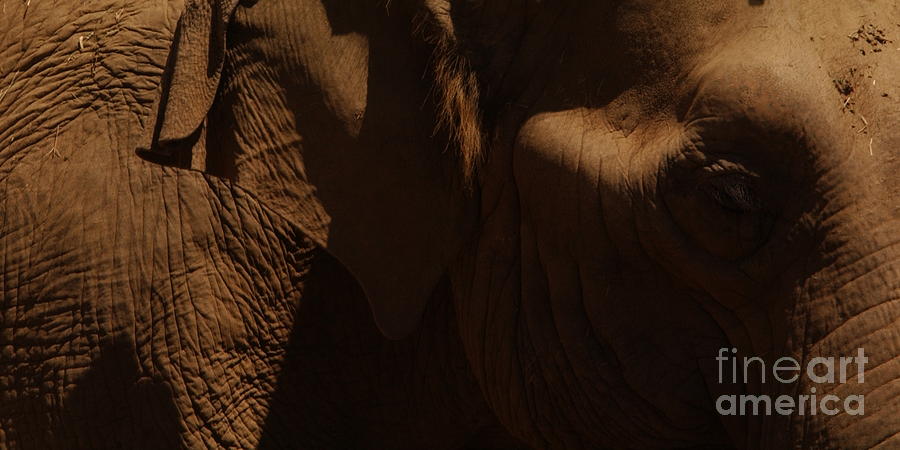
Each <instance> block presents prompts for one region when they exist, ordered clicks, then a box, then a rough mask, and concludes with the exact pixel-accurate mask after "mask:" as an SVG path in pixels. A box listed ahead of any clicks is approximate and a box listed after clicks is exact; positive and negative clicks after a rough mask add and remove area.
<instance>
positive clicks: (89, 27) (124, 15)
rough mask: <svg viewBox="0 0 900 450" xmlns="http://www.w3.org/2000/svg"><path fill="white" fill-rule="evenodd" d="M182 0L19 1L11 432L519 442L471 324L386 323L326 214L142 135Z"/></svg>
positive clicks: (4, 333) (143, 442)
mask: <svg viewBox="0 0 900 450" xmlns="http://www.w3.org/2000/svg"><path fill="white" fill-rule="evenodd" d="M182 8H183V5H182V4H181V3H180V2H178V1H173V2H156V1H154V2H150V1H138V2H119V1H117V0H108V1H107V0H101V1H93V2H66V1H62V0H59V1H47V2H6V3H4V4H3V12H4V14H3V15H2V19H0V22H2V26H0V29H3V30H4V31H5V33H4V34H3V36H2V38H0V41H2V45H0V48H3V49H4V50H3V56H2V60H0V141H2V143H3V144H2V145H0V199H2V201H0V251H2V257H0V448H37V449H52V448H62V449H71V448H147V449H161V448H219V447H230V448H296V447H297V446H298V445H301V446H302V447H306V448H309V447H317V448H354V447H362V446H365V443H367V442H380V443H382V445H385V446H397V447H400V446H401V445H407V446H418V447H420V448H421V447H425V446H428V445H427V442H429V440H438V441H439V442H445V443H446V445H447V446H455V447H461V446H465V445H476V446H481V445H486V446H489V447H490V446H500V447H502V446H506V445H507V444H506V442H512V443H513V445H517V444H516V443H515V440H514V439H513V438H512V437H510V436H508V434H507V433H506V432H505V431H503V429H502V428H501V427H500V425H499V423H498V422H497V420H496V418H495V417H494V416H493V414H492V413H491V412H490V410H489V409H488V407H487V405H486V403H485V402H484V401H483V399H482V398H481V396H480V395H478V394H477V392H478V387H477V384H476V381H475V380H474V377H471V376H470V375H469V374H470V371H469V370H468V368H467V367H468V363H467V361H466V359H465V357H464V355H463V353H462V346H461V343H460V341H459V339H458V338H457V339H455V340H454V339H449V340H444V339H436V338H430V335H428V334H423V333H420V334H412V335H411V336H410V337H408V338H407V339H404V340H399V341H394V340H388V339H386V338H384V337H383V336H382V335H381V333H380V332H379V331H378V329H377V327H376V325H375V323H374V321H373V319H372V317H371V313H370V312H369V308H368V306H367V302H366V299H365V297H364V295H363V293H362V291H361V290H360V288H359V286H358V284H357V282H356V281H355V279H354V278H353V276H352V275H351V274H350V273H349V272H347V270H346V269H345V268H344V267H343V265H342V264H341V263H340V262H338V261H337V260H336V259H335V258H334V257H333V256H332V255H331V254H330V253H329V251H328V250H327V249H325V248H323V247H322V246H321V245H320V244H319V243H317V242H316V240H315V239H314V238H313V237H311V235H308V234H307V233H308V232H307V231H305V228H304V227H306V225H304V224H296V223H294V222H293V221H292V220H288V219H287V218H285V217H284V216H283V215H281V213H280V212H279V211H277V210H275V209H273V208H271V207H269V206H267V205H266V204H265V203H263V202H262V201H261V200H260V198H259V196H258V195H256V194H254V193H253V192H251V191H248V190H246V189H244V188H243V187H241V186H240V185H238V184H236V183H233V182H230V181H228V180H226V179H223V178H218V177H214V176H212V175H209V174H204V173H202V172H200V171H196V170H193V171H188V170H182V169H178V168H170V167H163V166H159V165H157V164H152V163H148V162H146V161H144V160H143V159H141V158H139V157H138V156H137V155H136V154H135V153H134V149H135V148H136V147H137V146H139V143H140V142H141V139H142V137H143V135H144V133H145V132H144V131H143V130H144V129H147V128H149V127H151V126H152V124H153V122H152V120H151V117H152V116H151V114H150V112H151V107H152V106H153V105H154V102H155V101H156V98H157V96H158V95H159V83H160V81H161V79H162V78H163V75H164V73H165V66H166V61H167V58H169V56H168V54H169V48H170V47H171V44H172V41H173V38H174V35H175V29H176V24H177V22H178V20H179V17H180V15H181V11H182ZM444 286H445V287H444V288H442V289H435V290H434V292H433V295H432V301H431V302H430V305H431V306H430V307H429V310H428V312H427V313H426V317H430V319H429V318H426V319H424V320H425V323H428V324H429V327H431V329H432V330H433V331H435V332H437V331H439V330H440V329H442V328H440V327H443V329H444V330H445V331H446V332H445V333H444V334H447V335H449V336H456V334H455V333H452V332H451V331H447V330H452V329H453V328H454V326H453V322H452V318H453V316H452V314H451V313H450V312H449V311H448V310H449V307H450V303H449V290H448V287H449V284H448V283H447V282H444ZM426 355H429V356H440V358H436V359H435V361H434V362H431V363H429V364H427V365H426V364H420V365H417V363H418V362H420V361H425V357H426ZM373 367H381V368H382V369H381V370H379V371H378V372H377V373H373V370H372V368H373ZM450 382H453V386H454V389H453V390H450V389H447V388H445V387H444V386H445V384H446V383H450ZM371 391H376V392H378V393H379V394H378V395H369V393H370V392H371ZM339 396H342V397H340V398H342V399H343V400H342V401H340V402H338V401H336V400H335V399H337V398H339ZM437 405H439V406H437ZM422 418H427V420H423V421H422V423H423V425H422V426H421V427H419V428H414V427H412V426H408V424H409V423H414V424H415V423H418V422H414V421H415V420H420V419H422ZM447 430H450V431H447ZM401 438H402V439H405V441H401V440H400V439H401ZM392 442H396V445H394V444H392Z"/></svg>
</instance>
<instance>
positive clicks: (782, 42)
mask: <svg viewBox="0 0 900 450" xmlns="http://www.w3.org/2000/svg"><path fill="white" fill-rule="evenodd" d="M195 4H196V5H200V6H198V8H200V9H202V8H206V11H207V17H210V16H209V14H208V13H209V11H210V9H211V6H210V5H213V6H215V7H216V8H217V9H216V11H217V13H221V12H222V11H225V15H226V16H227V14H228V11H230V10H231V9H232V8H236V10H235V11H236V12H235V13H234V15H233V16H228V17H231V18H232V19H231V23H230V26H229V27H228V28H227V33H226V34H227V38H226V39H225V44H224V47H223V48H225V50H219V51H218V53H216V52H215V51H213V52H209V51H207V50H202V49H203V48H205V46H206V43H204V42H200V41H199V40H197V39H185V40H183V41H182V42H179V47H178V48H179V50H178V51H179V52H184V53H183V55H187V57H186V59H185V60H186V61H190V60H191V59H192V58H196V55H197V52H199V53H200V54H201V55H202V56H205V57H207V58H208V59H209V60H211V61H218V58H219V57H221V58H222V60H223V61H224V65H223V67H224V69H223V70H222V71H221V74H220V73H218V72H216V71H215V70H207V71H206V72H205V73H198V71H197V69H196V68H197V67H207V68H209V67H211V66H210V65H204V64H197V63H196V62H194V63H184V64H179V62H178V60H177V59H176V60H175V61H174V63H173V65H172V66H170V67H172V71H173V73H174V76H173V78H172V80H173V82H172V83H171V85H170V87H169V90H170V91H171V92H175V93H178V95H176V96H175V98H192V97H191V96H190V95H194V96H195V97H197V98H210V99H211V98H212V97H213V96H214V95H218V97H217V98H218V100H217V103H215V104H214V105H212V106H211V109H210V111H211V113H210V114H209V115H208V121H209V129H208V130H207V131H206V132H207V136H208V138H202V139H200V143H201V144H203V143H205V144H206V145H205V147H206V148H205V151H206V153H203V151H204V145H198V146H195V149H194V155H195V156H196V155H198V154H202V155H205V160H204V158H196V157H195V158H194V162H193V163H192V164H194V165H195V167H196V166H197V164H198V161H200V160H204V163H205V165H206V167H207V169H208V170H209V171H210V172H213V173H218V174H220V175H223V176H226V177H230V178H233V179H235V180H236V181H237V183H238V184H240V185H242V186H245V187H246V188H247V189H249V190H250V191H253V192H255V193H257V195H259V196H260V198H262V199H264V201H265V202H266V203H267V204H269V205H272V207H273V208H274V209H276V210H279V211H280V212H282V214H284V216H285V217H287V218H291V219H293V220H295V221H296V222H297V223H301V224H302V226H305V227H306V229H307V230H308V231H309V232H310V234H311V235H312V236H315V238H316V240H317V241H318V242H321V243H322V244H323V245H324V246H326V247H328V248H329V249H330V250H331V251H332V252H333V253H334V254H335V255H336V256H337V258H338V259H340V260H341V261H342V262H343V263H344V264H346V266H347V267H348V269H349V270H350V271H351V272H353V273H354V275H355V276H356V278H357V279H358V280H359V281H360V282H361V284H362V286H363V289H364V290H365V291H366V293H367V296H368V299H369V302H370V304H371V306H372V309H373V312H374V314H375V317H376V320H377V321H378V324H379V326H380V328H381V329H382V331H384V332H385V333H386V334H388V335H392V336H402V335H404V334H405V333H406V332H407V331H409V330H410V329H413V328H414V327H415V324H416V319H417V318H418V317H419V315H420V311H421V310H422V307H423V306H422V305H423V304H424V303H423V302H424V300H425V299H426V298H427V296H426V295H423V294H422V292H426V291H428V290H430V286H434V285H436V280H437V279H438V274H440V273H447V274H449V276H450V279H451V287H452V291H453V294H454V295H453V303H454V305H453V306H454V309H455V311H456V317H457V318H456V320H457V322H458V328H459V336H460V337H461V339H462V342H463V344H464V347H465V353H466V356H467V359H468V361H469V363H470V364H471V368H472V372H473V374H474V376H475V378H476V379H477V380H478V383H479V385H480V387H481V390H482V392H483V394H484V396H485V398H486V399H487V402H488V404H489V405H490V407H491V409H492V410H493V411H494V413H495V414H496V415H497V416H498V418H499V419H500V422H501V423H502V424H503V425H504V426H505V427H506V428H507V429H508V430H509V431H510V432H511V433H512V434H513V435H515V436H517V437H518V438H520V439H522V440H524V441H526V442H527V443H529V444H530V445H532V446H534V447H553V448H594V447H614V448H621V447H660V448H667V447H676V446H681V447H690V446H729V445H730V446H735V447H739V448H785V447H798V448H805V447H808V448H868V447H875V446H881V447H882V448H890V447H892V446H895V445H897V444H898V443H900V441H898V439H900V434H897V433H898V432H900V420H897V419H898V416H900V395H898V391H900V383H898V375H900V358H897V355H898V354H900V325H898V319H900V303H898V302H897V301H896V292H897V290H898V288H900V275H898V267H897V265H896V260H897V259H898V257H900V250H898V247H897V245H896V242H897V239H896V237H895V236H896V235H897V230H898V225H900V223H898V219H900V213H898V208H897V206H896V202H895V200H894V198H895V197H894V195H895V194H896V193H897V190H898V188H900V182H898V180H897V179H896V173H897V167H896V166H897V164H898V162H897V158H896V155H895V153H896V151H897V148H898V144H900V130H898V129H897V128H896V126H895V125H896V124H897V121H898V114H900V105H898V103H897V102H898V98H900V91H898V86H900V83H898V82H900V80H898V76H900V75H898V74H900V53H898V52H897V51H896V50H897V49H896V45H897V44H896V43H894V44H890V43H880V44H878V45H881V47H880V48H879V50H880V51H874V49H873V48H872V46H873V45H875V44H873V43H872V42H869V41H867V40H866V39H859V38H858V37H859V36H858V35H857V38H854V35H855V34H856V33H857V30H860V29H862V30H872V29H879V30H882V31H884V34H885V37H886V38H887V39H897V36H900V28H898V23H900V9H898V8H900V6H898V5H897V4H896V2H892V1H888V0H876V1H825V2H823V1H812V0H804V1H792V2H788V1H784V0H766V1H762V0H752V1H734V0H730V1H704V2H695V1H687V0H684V1H666V2H662V1H649V0H620V1H616V2H611V1H610V2H606V1H577V0H567V1H555V2H549V1H538V0H509V1H503V0H493V1H479V0H469V1H466V0H429V1H416V0H408V1H400V0H397V1H392V2H388V3H386V4H381V5H375V6H373V5H372V4H370V3H369V2H353V1H350V2H346V1H342V2H337V1H301V2H291V3H290V4H291V5H294V6H291V7H288V6H287V5H288V3H287V2H286V1H284V0H259V1H258V2H253V4H250V2H247V4H244V5H237V4H233V3H232V4H228V2H219V3H217V2H201V1H198V2H195ZM198 11H199V10H198ZM202 12H203V11H199V12H198V13H197V17H200V16H201V15H200V13H202ZM211 17H217V16H211ZM207 20H210V19H207ZM201 22H202V21H201V20H199V19H196V18H195V19H193V22H192V21H190V20H189V21H188V23H193V24H194V25H192V26H193V27H199V28H200V29H204V28H203V27H204V26H205V27H206V28H205V30H207V31H208V30H213V31H215V30H224V29H226V27H225V25H222V24H220V25H218V26H216V25H215V22H216V21H215V20H213V22H214V24H213V25H210V24H206V25H203V24H202V23H201ZM396 27H399V28H396ZM873 27H874V28H873ZM409 28H414V29H415V30H418V31H417V32H415V31H414V32H412V33H410V32H409ZM441 31H443V32H444V33H445V35H444V36H440V35H439V33H440V32H441ZM200 35H204V34H203V33H201V34H200ZM406 35H411V36H413V41H415V40H416V36H419V37H420V38H421V39H420V40H421V41H422V42H419V44H423V45H424V46H425V47H427V46H428V45H425V44H429V43H430V44H432V45H434V46H437V47H439V48H441V49H442V50H444V51H447V50H448V49H449V50H451V51H453V52H455V53H456V56H458V57H459V58H460V59H456V60H455V61H464V62H467V63H468V65H466V64H463V65H462V66H457V67H462V68H463V69H468V68H471V70H473V71H474V72H473V73H474V74H475V76H476V77H477V80H478V83H479V88H480V91H481V97H480V99H473V100H475V101H478V103H477V107H478V108H479V110H480V111H481V117H482V118H483V121H482V122H481V123H480V124H479V125H480V126H481V132H482V133H483V134H482V137H483V138H484V143H485V145H484V148H485V149H486V150H487V152H486V156H485V158H486V160H485V162H484V165H483V167H482V168H481V170H480V171H479V172H478V177H477V183H476V184H477V186H476V188H475V189H474V194H473V195H471V196H469V197H467V196H466V195H465V193H464V192H463V189H462V188H461V187H460V186H459V184H454V182H453V181H452V180H453V178H452V177H447V176H445V173H444V171H443V170H442V169H440V168H437V167H435V166H434V165H433V163H434V162H435V161H441V158H440V155H441V154H442V152H444V151H445V150H447V149H448V147H449V150H450V151H451V152H452V151H453V150H456V149H455V148H454V145H455V143H458V142H462V141H465V140H466V139H462V140H455V141H454V140H451V139H450V138H451V136H444V135H442V134H441V133H437V134H435V135H431V134H430V133H431V130H432V129H433V127H434V123H435V121H436V120H437V119H438V118H439V114H438V113H436V112H435V111H441V105H439V104H436V103H439V101H440V100H441V99H442V98H443V99H446V98H447V96H446V95H442V92H441V90H442V89H443V90H446V89H448V86H447V84H448V83H446V81H447V80H446V79H444V80H441V79H439V77H440V76H441V75H446V74H442V73H440V71H437V73H436V71H429V69H428V68H429V61H431V62H433V61H434V59H435V58H437V59H439V58H440V57H441V56H446V55H438V56H434V55H428V54H425V55H423V54H421V50H420V47H421V45H416V44H410V43H407V42H406V41H405V39H406ZM422 35H424V37H422ZM442 38H443V40H442ZM897 40H900V39H897ZM214 42H218V43H221V41H214ZM442 42H443V43H447V42H450V43H451V44H450V45H449V46H443V47H441V46H440V43H442ZM212 47H213V49H214V50H215V47H216V44H214V45H213V46H212ZM182 49H184V50H182ZM198 49H200V50H198ZM210 55H212V56H210ZM429 58H432V59H429ZM212 67H214V66H212ZM220 76H221V78H219V77H220ZM449 79H451V81H452V80H453V77H449ZM457 79H458V78H457ZM463 79H465V78H463ZM442 82H443V84H442ZM848 83H849V85H850V86H852V92H849V93H848V87H847V85H848ZM429 85H437V86H438V87H437V88H435V89H434V91H432V92H431V94H432V95H427V94H428V93H429V91H428V89H430V87H429ZM462 86H464V84H457V87H462ZM452 87H453V84H452V83H450V88H452ZM210 91H215V92H217V93H218V94H214V93H211V92H210ZM186 93H187V94H190V95H185V94H186ZM848 95H849V96H850V97H851V98H850V99H848V98H847V97H848ZM182 103H185V102H182ZM188 103H189V102H188ZM211 103H212V101H211V100H210V101H208V102H200V106H203V108H201V111H195V110H193V108H189V107H187V106H185V105H182V104H179V102H178V101H177V100H176V101H174V102H166V101H163V102H162V104H161V106H160V108H159V109H160V115H159V118H160V123H158V124H157V126H158V127H159V129H160V130H161V131H160V132H159V133H157V136H156V138H157V141H158V142H157V143H156V144H155V145H157V146H158V147H159V148H160V149H162V153H163V154H167V152H169V153H168V154H174V155H175V158H174V159H175V160H177V159H179V158H181V160H182V161H186V159H187V158H186V157H184V156H183V155H184V153H183V152H184V150H178V147H179V146H180V147H186V146H189V145H190V144H191V143H192V142H193V139H187V138H188V137H190V136H192V135H193V136H194V137H196V136H197V134H196V133H197V132H196V131H195V130H197V129H198V127H199V126H200V125H201V123H202V122H203V120H204V119H205V118H207V115H206V109H207V108H206V106H205V105H209V104H211ZM443 106H446V105H443ZM456 106H459V105H456ZM444 110H446V108H445V109H444ZM459 117H468V118H471V116H465V115H462V114H461V115H460V116H459ZM451 122H452V120H451ZM463 128H464V127H461V128H460V129H463ZM457 131H459V130H457ZM471 137H472V136H464V138H467V139H471ZM166 149H168V150H166ZM178 155H182V156H178ZM463 159H466V158H463ZM469 159H471V158H469ZM476 159H477V158H476ZM169 162H172V161H171V160H170V161H169ZM182 164H183V165H187V164H188V163H187V162H183V163H182ZM444 165H445V166H450V164H449V163H447V162H446V161H445V162H444ZM409 258H412V259H409ZM420 332H424V333H427V332H428V330H427V327H422V328H420ZM722 347H737V348H738V349H740V352H741V353H740V356H755V355H759V356H762V357H764V358H766V360H767V361H768V363H769V365H771V364H772V362H773V361H774V359H775V358H777V357H779V356H791V357H793V358H795V359H798V360H800V361H801V362H802V363H803V364H805V363H806V362H807V361H809V360H810V359H811V358H813V357H816V356H826V357H830V356H835V357H836V356H850V355H853V354H855V352H856V349H857V348H860V347H862V348H864V349H865V352H866V355H867V356H868V357H869V362H868V364H867V366H866V368H867V373H866V378H865V380H866V382H865V383H864V384H861V385H860V384H857V383H854V382H853V381H850V382H848V383H844V384H838V385H821V386H817V389H818V393H819V394H820V395H825V394H826V393H831V392H834V393H837V394H838V395H839V396H841V397H842V398H843V397H846V396H847V395H850V394H854V393H856V394H865V395H866V409H865V411H866V414H865V415H864V416H862V417H856V416H850V415H847V414H844V413H841V414H839V415H837V416H827V415H823V414H820V415H817V416H808V415H807V416H799V415H795V416H790V417H781V416H772V417H739V418H723V417H720V416H719V415H718V414H717V413H716V411H715V408H714V399H715V398H716V397H717V396H718V395H720V394H723V393H740V392H747V393H755V394H764V393H765V394H779V393H782V392H786V393H789V394H792V395H798V394H801V393H808V392H809V389H810V388H811V387H812V386H810V385H809V382H808V381H802V382H801V383H800V384H797V385H778V384H775V383H771V382H770V383H766V384H761V383H760V380H759V379H756V378H751V380H750V382H749V383H747V385H743V384H741V385H737V386H731V385H722V384H719V383H717V380H716V378H717V366H716V362H715V360H714V358H715V356H716V355H717V353H718V349H719V348H722ZM803 380H806V379H805V378H804V379H803Z"/></svg>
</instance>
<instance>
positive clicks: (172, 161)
mask: <svg viewBox="0 0 900 450" xmlns="http://www.w3.org/2000/svg"><path fill="white" fill-rule="evenodd" d="M244 2H245V3H248V2H246V0H245V1H244ZM241 3H242V2H241V0H189V1H188V2H186V4H185V8H184V12H183V13H182V15H181V19H180V20H179V21H178V27H177V29H176V31H175V38H174V42H173V45H172V50H171V52H170V53H169V57H168V60H167V63H166V70H165V73H164V74H163V78H162V82H161V84H160V88H161V89H160V93H159V95H158V96H157V99H156V102H155V103H154V106H153V109H152V111H151V118H152V120H151V125H150V126H148V127H147V128H146V129H145V130H144V136H143V137H142V139H141V141H140V143H139V145H138V149H137V152H138V154H139V155H140V156H142V157H143V158H145V159H148V160H150V161H153V162H157V163H161V164H166V165H174V166H182V165H183V164H184V162H185V160H187V163H188V164H189V163H190V154H188V155H186V156H185V155H184V152H181V153H179V152H178V151H177V149H180V148H185V147H187V148H190V147H192V146H193V144H194V143H195V142H196V141H197V140H198V139H199V136H200V135H201V134H202V133H201V129H202V128H203V125H204V122H205V120H206V116H207V114H208V112H209V110H210V108H211V107H212V104H213V101H215V98H216V93H217V92H218V89H219V82H220V80H221V78H222V68H223V66H224V62H225V50H226V36H227V29H228V24H229V22H230V20H231V17H232V15H233V14H234V11H235V9H236V8H237V7H238V5H240V4H241Z"/></svg>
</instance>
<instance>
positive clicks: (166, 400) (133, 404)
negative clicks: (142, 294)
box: [53, 340, 181, 449]
mask: <svg viewBox="0 0 900 450" xmlns="http://www.w3.org/2000/svg"><path fill="white" fill-rule="evenodd" d="M101 345H102V346H101V348H100V349H99V350H97V353H98V356H99V357H98V358H97V359H94V360H93V361H92V364H91V366H90V368H88V369H87V371H86V372H85V374H84V375H82V376H81V377H79V378H78V379H77V380H75V383H76V386H75V388H74V389H73V390H72V391H71V393H70V394H69V395H68V396H67V397H66V398H65V402H64V408H63V411H62V412H61V414H60V423H58V424H57V425H56V426H55V427H53V428H54V434H55V435H56V436H55V438H56V440H59V441H60V442H63V443H64V445H63V446H64V447H68V448H72V447H78V448H147V449H153V448H177V447H179V446H180V445H181V436H180V432H181V429H180V425H179V419H180V414H179V412H178V409H177V408H176V406H175V402H174V399H173V393H172V390H171V388H170V387H169V385H168V384H167V383H161V382H158V381H154V380H152V379H150V378H148V377H146V376H142V374H141V369H140V365H139V363H138V360H137V358H136V353H135V349H134V344H133V342H131V341H130V340H128V341H125V340H116V341H113V342H111V343H108V344H105V345H103V344H101Z"/></svg>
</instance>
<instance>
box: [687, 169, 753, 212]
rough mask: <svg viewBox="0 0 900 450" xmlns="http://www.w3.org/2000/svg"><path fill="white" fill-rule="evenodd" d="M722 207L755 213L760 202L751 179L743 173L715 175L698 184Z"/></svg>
mask: <svg viewBox="0 0 900 450" xmlns="http://www.w3.org/2000/svg"><path fill="white" fill-rule="evenodd" d="M700 189H701V190H703V191H705V193H706V195H708V196H709V197H710V198H711V199H712V200H713V201H714V202H715V203H716V204H718V205H719V206H720V207H722V209H724V210H726V211H730V212H734V213H755V212H758V211H760V209H762V202H761V200H760V198H759V196H758V195H757V193H756V190H755V187H754V186H753V185H752V181H751V180H749V179H748V178H747V177H746V176H744V175H724V176H717V177H714V178H712V179H710V180H708V181H707V182H706V183H704V184H703V185H701V186H700Z"/></svg>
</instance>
